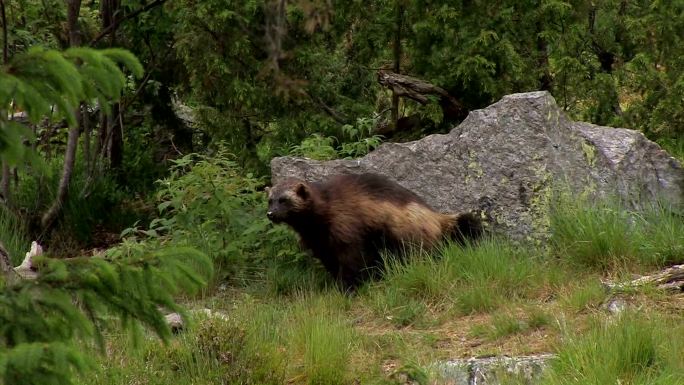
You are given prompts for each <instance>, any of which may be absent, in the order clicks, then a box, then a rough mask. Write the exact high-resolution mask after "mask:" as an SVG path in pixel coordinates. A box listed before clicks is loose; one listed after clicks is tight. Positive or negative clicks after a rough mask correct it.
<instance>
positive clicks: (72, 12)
mask: <svg viewBox="0 0 684 385" xmlns="http://www.w3.org/2000/svg"><path fill="white" fill-rule="evenodd" d="M80 11H81V0H69V1H68V3H67V28H68V31H69V45H71V46H72V47H75V46H78V45H80V44H81V31H80V30H79V27H78V16H79V13H80ZM75 115H76V125H75V126H74V127H72V128H71V129H70V130H69V138H68V140H67V148H66V154H65V155H64V168H63V169H62V177H61V179H60V180H59V188H58V189H57V196H56V197H55V200H54V201H53V202H52V205H50V208H49V209H48V210H47V212H45V214H44V215H43V218H42V220H41V225H42V227H43V229H44V230H46V229H48V228H50V227H51V226H52V224H53V223H54V221H55V219H56V218H57V216H58V215H59V214H60V212H61V210H62V205H64V202H65V201H66V198H67V195H68V193H69V183H70V182H71V175H72V173H73V171H74V164H75V162H76V150H77V148H78V136H79V134H80V125H81V120H82V119H81V108H80V106H79V108H78V109H77V110H76V111H75Z"/></svg>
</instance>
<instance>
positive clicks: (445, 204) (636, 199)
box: [271, 92, 684, 240]
mask: <svg viewBox="0 0 684 385" xmlns="http://www.w3.org/2000/svg"><path fill="white" fill-rule="evenodd" d="M271 172H272V178H273V183H276V182H277V181H278V180H280V179H282V178H283V177H287V176H298V177H301V178H304V179H306V180H309V181H315V180H320V179H323V178H325V177H326V176H329V175H331V174H337V173H363V172H375V173H380V174H384V175H386V176H388V177H389V178H391V179H393V180H395V181H396V182H398V183H399V184H401V185H403V186H404V187H406V188H408V189H410V190H413V191H414V192H416V193H417V194H419V195H421V196H422V197H423V198H425V200H426V201H427V202H428V203H429V204H430V205H432V206H433V207H434V208H436V209H437V210H440V211H444V212H463V211H469V210H474V209H483V210H485V211H486V212H488V213H489V215H490V218H491V222H492V223H491V225H492V229H493V230H495V231H497V232H502V233H505V234H508V235H509V236H511V237H512V238H514V239H519V240H522V239H540V238H541V239H543V237H544V234H546V233H547V226H548V216H547V214H548V209H549V203H550V198H551V193H552V190H553V189H554V188H556V187H561V186H562V187H563V188H569V189H570V190H571V191H573V192H574V193H581V192H587V193H592V194H596V195H597V196H614V195H617V196H619V197H620V198H622V199H624V200H625V201H626V202H628V203H629V204H631V205H632V206H634V207H637V208H638V207H640V206H642V205H643V204H645V203H647V202H652V201H653V200H654V199H656V198H658V199H663V200H664V201H666V202H668V203H670V204H672V205H675V206H678V207H682V206H683V205H684V168H683V167H682V165H681V163H679V162H678V161H677V160H676V159H674V158H673V157H671V156H669V155H668V154H667V153H666V152H665V151H664V150H663V149H662V148H660V147H659V146H658V145H657V144H655V143H653V142H651V141H649V140H648V139H646V138H645V137H644V135H643V134H641V133H640V132H638V131H634V130H629V129H624V128H609V127H600V126H596V125H593V124H589V123H582V122H573V121H571V120H569V119H568V118H567V117H566V116H565V114H564V113H563V112H562V111H561V109H560V108H559V107H558V105H557V104H556V101H555V100H554V99H553V97H552V96H551V95H550V94H549V93H548V92H530V93H522V94H513V95H508V96H505V97H504V98H503V99H502V100H501V101H499V102H497V103H495V104H493V105H491V106H489V107H487V108H485V109H482V110H477V111H472V112H471V113H470V115H468V117H467V118H466V119H465V120H464V121H463V122H462V123H461V124H460V125H458V126H457V127H455V128H454V129H452V130H451V132H450V133H448V134H446V135H430V136H428V137H425V138H423V139H421V140H417V141H414V142H409V143H385V144H383V145H381V146H380V147H379V148H378V149H376V150H375V151H373V152H371V153H370V154H368V155H366V156H364V157H363V158H359V159H349V160H347V159H345V160H333V161H327V162H320V161H314V160H310V159H303V158H294V157H280V158H274V159H273V160H272V161H271Z"/></svg>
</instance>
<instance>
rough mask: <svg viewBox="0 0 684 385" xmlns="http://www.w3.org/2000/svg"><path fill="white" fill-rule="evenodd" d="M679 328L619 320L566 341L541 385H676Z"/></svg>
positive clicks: (681, 362)
mask: <svg viewBox="0 0 684 385" xmlns="http://www.w3.org/2000/svg"><path fill="white" fill-rule="evenodd" d="M682 346H684V327H682V325H681V323H680V322H679V323H678V322H675V321H672V320H667V319H664V318H661V319H648V318H646V317H645V316H644V315H641V314H629V313H627V314H623V315H622V316H620V317H619V318H618V319H610V320H605V319H604V320H599V321H596V322H595V324H594V325H593V327H592V328H591V329H590V330H589V331H588V332H587V333H585V334H583V335H574V334H572V335H567V336H566V337H565V339H564V342H563V345H562V346H561V348H560V350H559V352H558V358H557V359H556V360H555V361H553V363H552V365H551V368H550V370H549V371H548V373H547V375H546V376H545V378H544V381H543V382H542V384H543V385H557V384H564V385H571V384H578V385H579V384H582V385H603V384H630V385H641V384H643V385H646V384H673V385H674V384H682V383H684V370H682V369H684V355H682V350H681V349H682Z"/></svg>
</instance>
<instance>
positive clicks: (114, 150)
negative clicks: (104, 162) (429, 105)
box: [107, 103, 123, 170]
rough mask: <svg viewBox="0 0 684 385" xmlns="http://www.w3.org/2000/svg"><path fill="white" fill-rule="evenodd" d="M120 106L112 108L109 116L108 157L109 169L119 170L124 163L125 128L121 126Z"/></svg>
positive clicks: (116, 105)
mask: <svg viewBox="0 0 684 385" xmlns="http://www.w3.org/2000/svg"><path fill="white" fill-rule="evenodd" d="M120 111H121V109H120V105H119V104H118V103H117V104H115V105H114V106H112V111H111V113H110V115H109V129H110V130H111V131H110V133H109V135H108V136H109V138H110V139H109V141H108V142H109V146H108V148H107V156H108V157H109V167H111V168H112V169H114V170H119V169H120V168H121V164H122V163H123V132H122V130H123V127H122V126H121V115H120Z"/></svg>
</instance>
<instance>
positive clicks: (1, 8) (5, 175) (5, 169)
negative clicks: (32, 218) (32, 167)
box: [0, 0, 10, 205]
mask: <svg viewBox="0 0 684 385" xmlns="http://www.w3.org/2000/svg"><path fill="white" fill-rule="evenodd" d="M0 18H2V64H3V65H7V63H9V52H8V49H7V44H8V43H7V15H6V14H5V0H0ZM0 111H2V113H5V110H4V109H3V108H0ZM9 182H10V169H9V164H7V161H3V162H2V180H0V190H1V191H0V192H1V193H2V198H3V199H4V200H5V204H6V205H9V203H10V195H9Z"/></svg>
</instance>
